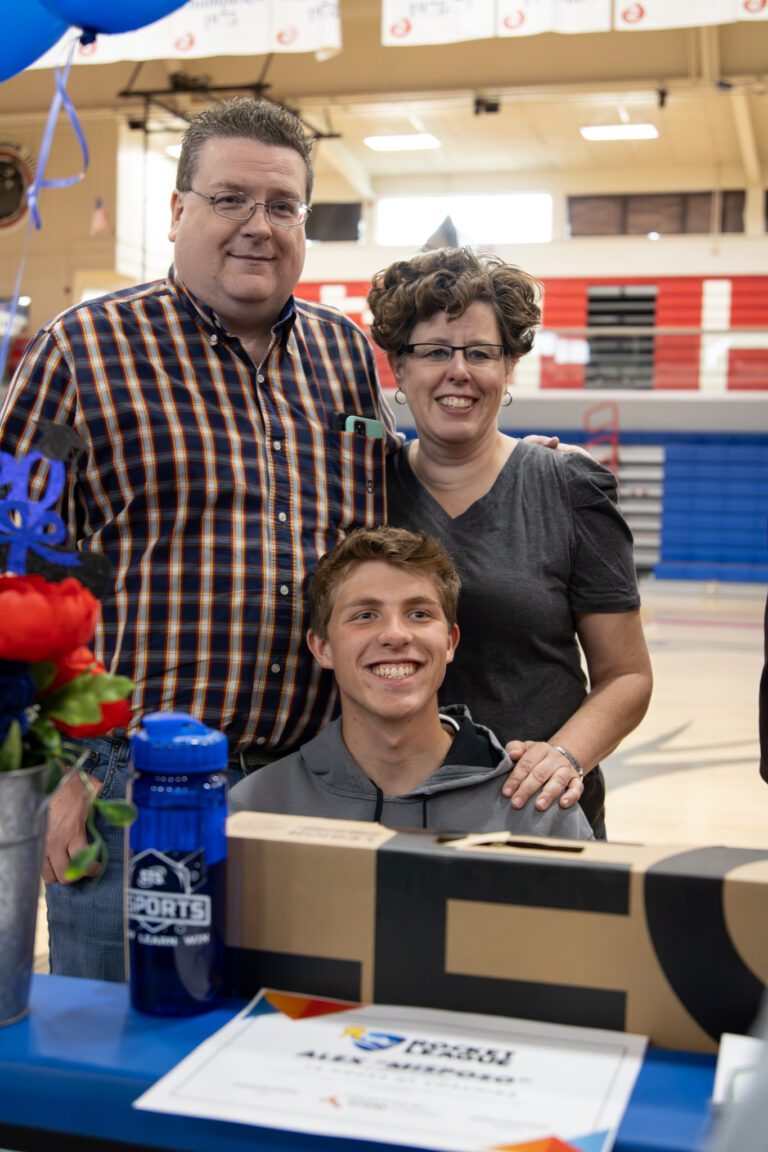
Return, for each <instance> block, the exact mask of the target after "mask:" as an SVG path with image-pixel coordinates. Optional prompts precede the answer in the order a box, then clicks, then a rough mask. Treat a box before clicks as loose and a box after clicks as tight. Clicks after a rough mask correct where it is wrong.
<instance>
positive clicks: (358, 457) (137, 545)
mask: <svg viewBox="0 0 768 1152" xmlns="http://www.w3.org/2000/svg"><path fill="white" fill-rule="evenodd" d="M339 412H344V413H348V414H352V413H355V414H358V415H361V416H368V417H375V418H378V419H380V420H382V421H383V422H384V424H385V426H386V432H387V436H386V439H385V440H376V439H369V438H366V437H364V436H361V435H359V434H353V433H351V432H344V431H339V430H337V428H336V419H335V413H339ZM41 418H43V419H48V420H53V421H56V422H58V423H66V424H68V425H70V426H71V427H72V428H74V429H75V431H76V432H77V433H78V435H79V436H80V437H81V439H82V440H83V441H84V442H85V445H86V448H87V454H86V455H84V456H82V457H81V458H80V460H79V461H78V469H77V470H76V469H75V468H74V467H72V468H71V470H70V474H69V490H68V494H67V496H66V499H65V506H64V507H63V508H62V514H63V515H65V518H66V519H67V520H68V523H69V527H70V531H71V534H72V538H73V539H76V540H77V544H78V547H80V548H82V549H84V550H92V551H98V552H102V553H104V554H105V555H106V556H107V557H108V558H109V560H110V562H111V564H112V570H113V580H114V583H113V587H112V589H111V590H110V591H109V593H108V594H107V595H106V596H105V597H104V598H103V600H102V620H101V625H100V628H99V633H98V635H97V638H96V642H95V651H96V654H97V656H98V657H100V658H101V659H102V660H103V662H104V663H105V664H106V665H107V667H108V669H109V670H110V671H119V672H120V673H122V674H124V675H127V676H130V677H131V678H132V679H133V680H135V682H136V692H135V698H134V708H135V719H134V723H138V719H139V718H140V715H141V714H142V713H143V712H145V711H152V710H155V709H178V710H181V711H186V712H191V713H192V714H194V715H196V716H199V717H200V718H201V719H203V720H205V722H206V723H208V724H210V725H211V726H213V727H216V728H220V729H221V730H223V731H224V732H226V733H227V735H228V736H229V738H230V749H231V751H232V752H235V751H237V750H246V749H249V748H254V749H263V750H264V751H267V750H273V749H277V750H282V749H285V748H290V747H292V746H294V745H296V744H297V743H298V742H300V741H301V739H303V738H305V737H308V736H312V735H313V734H314V733H315V732H316V731H317V730H318V729H319V728H320V727H321V725H322V724H323V723H324V722H325V720H326V719H327V718H328V717H329V715H330V714H331V712H332V711H333V706H334V689H333V681H332V677H331V675H330V673H328V672H324V671H322V670H321V669H320V668H318V666H317V665H316V664H315V663H314V661H313V660H312V657H311V656H310V654H309V651H308V650H307V648H306V645H305V640H304V637H305V633H306V629H307V625H308V612H307V599H308V597H307V582H308V579H309V576H310V575H311V573H312V572H313V570H314V568H315V566H316V563H317V560H318V559H319V557H320V556H321V555H322V554H323V553H324V552H326V551H327V550H328V549H330V548H332V547H333V545H334V544H336V543H337V542H338V540H339V539H341V537H342V536H343V534H344V533H345V531H346V530H348V529H350V528H352V527H354V526H358V525H363V524H366V525H372V524H377V523H383V522H384V520H385V513H386V510H385V498H384V452H385V451H386V450H387V448H392V447H394V446H396V444H397V443H399V441H398V439H397V436H396V433H395V430H394V421H393V418H392V415H391V413H390V411H389V409H388V408H387V406H386V404H385V403H384V401H383V399H382V396H381V393H380V391H379V387H378V382H377V379H376V371H375V367H374V361H373V356H372V353H371V350H370V348H369V346H368V344H367V341H366V339H365V337H364V335H363V334H362V332H361V331H360V330H359V329H358V328H357V327H356V326H355V325H354V324H353V323H352V322H351V321H350V320H348V319H347V318H346V317H345V316H343V315H341V314H340V313H338V312H336V311H335V310H334V309H331V308H327V307H324V306H322V305H317V304H308V303H306V302H303V301H300V300H294V299H291V300H289V302H288V304H287V305H286V307H285V309H284V310H283V313H282V314H281V316H280V318H279V319H278V321H277V323H276V325H275V327H274V329H273V342H272V346H271V349H270V351H269V353H268V354H267V356H266V357H265V359H264V361H263V363H262V364H260V365H259V366H258V367H257V366H255V365H254V364H253V362H252V361H251V360H250V359H249V357H248V356H247V354H246V353H245V352H244V350H243V348H242V346H241V344H240V342H239V340H237V339H236V338H235V337H233V336H231V335H230V334H228V332H227V331H226V329H225V328H223V327H222V325H221V324H220V323H219V322H218V321H217V319H216V316H215V315H214V314H213V313H212V312H211V311H210V310H209V309H206V308H205V307H203V306H202V305H201V303H200V302H199V301H197V300H195V299H194V298H193V297H192V296H191V295H190V293H189V292H188V291H186V290H185V289H184V287H183V286H182V285H181V284H180V283H179V282H178V281H176V280H175V279H174V277H173V273H171V275H170V277H169V279H167V280H160V281H156V282H153V283H151V284H146V285H142V286H140V287H137V288H130V289H127V290H126V291H123V292H118V293H116V294H114V295H110V296H107V297H104V298H102V299H99V300H94V301H90V302H88V303H86V304H82V305H79V306H77V307H75V308H71V309H69V310H68V311H66V312H64V313H62V314H61V315H60V316H59V317H57V318H56V319H55V320H53V321H52V322H51V323H50V324H48V325H46V326H45V327H44V328H43V329H42V330H41V331H40V332H39V333H38V335H37V337H36V338H35V340H34V341H33V342H32V344H31V345H30V347H29V349H28V350H27V352H26V354H25V356H24V358H23V360H22V362H21V364H20V366H19V369H18V371H17V373H16V376H15V378H14V380H13V382H12V383H11V386H10V388H9V391H8V394H7V396H6V398H5V401H4V403H3V407H2V411H0V448H2V450H3V451H6V452H11V453H15V452H20V451H27V450H29V448H30V445H31V443H32V440H33V437H34V431H35V423H36V422H37V421H38V420H39V419H41ZM73 574H76V572H75V573H73Z"/></svg>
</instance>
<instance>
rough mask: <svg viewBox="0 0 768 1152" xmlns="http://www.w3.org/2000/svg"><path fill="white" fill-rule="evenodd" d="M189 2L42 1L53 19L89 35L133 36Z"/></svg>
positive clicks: (135, 0) (137, 0)
mask: <svg viewBox="0 0 768 1152" xmlns="http://www.w3.org/2000/svg"><path fill="white" fill-rule="evenodd" d="M186 2H187V0H131V2H130V4H125V3H124V4H114V3H109V2H108V0H107V2H105V0H43V3H44V4H45V7H46V8H48V9H49V11H51V12H52V13H53V15H54V16H57V17H59V18H60V19H61V20H66V22H67V24H74V26H75V27H76V28H85V29H87V30H88V31H89V32H133V31H135V29H136V28H143V27H144V25H145V24H154V22H155V20H159V19H160V18H161V17H162V16H167V15H168V13H169V12H173V11H175V9H176V8H181V7H183V5H184V4H186ZM25 3H26V0H23V4H25ZM23 4H18V3H17V7H23Z"/></svg>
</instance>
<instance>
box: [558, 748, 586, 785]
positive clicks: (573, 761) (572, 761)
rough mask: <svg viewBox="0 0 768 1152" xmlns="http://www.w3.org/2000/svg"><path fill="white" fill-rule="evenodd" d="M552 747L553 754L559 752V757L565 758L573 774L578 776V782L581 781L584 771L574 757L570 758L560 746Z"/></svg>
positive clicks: (566, 751)
mask: <svg viewBox="0 0 768 1152" xmlns="http://www.w3.org/2000/svg"><path fill="white" fill-rule="evenodd" d="M552 747H553V748H554V750H555V752H559V753H560V755H561V756H565V758H566V760H567V761H568V763H569V764H570V765H571V768H573V770H574V772H576V773H577V774H578V777H579V780H583V779H584V769H583V768H582V766H581V764H579V762H578V760H577V759H576V757H575V756H572V755H571V753H570V752H569V751H568V749H567V748H563V746H562V744H553V745H552Z"/></svg>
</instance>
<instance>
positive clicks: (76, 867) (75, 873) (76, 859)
mask: <svg viewBox="0 0 768 1152" xmlns="http://www.w3.org/2000/svg"><path fill="white" fill-rule="evenodd" d="M103 845H104V842H103V840H101V838H99V839H98V840H94V841H93V843H92V844H89V845H88V847H87V848H83V849H82V851H81V852H78V853H76V854H75V855H74V856H73V857H72V859H71V860H70V862H69V867H68V868H67V870H66V872H65V873H64V879H65V880H81V879H82V878H83V876H85V874H86V872H87V871H88V869H89V868H90V867H91V865H92V864H95V863H96V862H97V861H98V859H99V857H100V856H101V849H102V847H103Z"/></svg>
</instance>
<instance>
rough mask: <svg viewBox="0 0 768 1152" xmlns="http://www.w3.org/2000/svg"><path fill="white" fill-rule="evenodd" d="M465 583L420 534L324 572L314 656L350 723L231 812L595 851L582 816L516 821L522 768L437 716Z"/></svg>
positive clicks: (255, 780) (371, 538) (334, 562)
mask: <svg viewBox="0 0 768 1152" xmlns="http://www.w3.org/2000/svg"><path fill="white" fill-rule="evenodd" d="M458 595H459V578H458V575H457V573H456V570H455V568H454V566H453V563H452V561H451V559H450V557H449V556H448V553H447V552H446V551H445V550H444V549H443V547H442V545H441V544H439V543H438V542H437V541H436V540H433V539H431V538H430V537H429V536H426V535H425V534H424V533H419V534H414V533H412V532H407V531H405V530H404V529H400V528H373V529H365V528H364V529H360V530H358V531H356V532H352V533H351V534H350V535H349V536H348V537H347V538H346V539H345V540H344V541H342V543H341V544H339V545H337V546H336V547H335V548H334V549H333V550H332V551H331V552H328V553H327V554H326V555H325V556H324V557H323V558H322V560H321V561H320V564H319V565H318V568H317V572H316V573H315V576H314V577H313V581H312V589H311V605H312V608H311V618H310V630H309V632H308V633H307V643H308V644H309V647H310V649H311V651H312V654H313V656H314V657H315V660H316V661H317V662H318V664H319V665H320V666H321V667H322V668H330V669H332V670H333V672H334V674H335V677H336V682H337V684H338V688H339V698H340V701H341V717H340V718H339V719H337V720H333V721H332V722H331V723H330V724H328V725H327V726H326V727H325V728H324V729H323V730H322V731H321V732H320V734H319V735H318V736H315V737H314V738H313V739H312V740H309V741H308V742H307V743H306V744H304V745H303V746H302V748H301V749H300V750H299V751H298V752H295V753H293V754H292V755H290V756H287V757H285V759H283V760H278V761H275V762H274V763H272V764H268V765H266V766H265V767H264V768H261V769H259V770H258V771H256V772H253V773H252V774H251V775H250V776H248V777H246V779H245V780H242V781H241V782H240V783H239V784H237V785H236V786H235V788H234V789H233V790H232V793H231V797H230V808H231V811H233V812H238V811H242V810H252V811H253V810H256V811H260V812H286V813H292V814H294V815H297V816H328V817H335V818H341V819H347V820H376V821H379V822H380V823H382V824H386V825H388V826H390V827H396V828H414V827H416V828H431V829H439V830H440V831H450V832H491V831H499V830H504V829H506V830H509V831H510V832H515V833H522V834H524V835H530V836H559V837H562V838H564V839H571V840H591V839H593V835H592V831H591V829H590V826H589V824H588V822H587V820H586V818H585V817H584V816H583V814H582V811H581V808H579V806H578V805H574V806H573V807H572V808H569V809H563V808H560V807H558V806H557V805H552V807H550V808H548V809H547V810H546V811H543V812H541V811H539V810H538V809H537V808H536V806H535V803H533V804H526V805H525V807H524V808H522V809H519V810H517V809H513V808H510V805H509V800H508V799H507V798H506V797H505V796H503V795H502V793H501V785H502V784H503V782H504V780H505V778H506V776H507V773H508V772H509V771H510V769H511V767H512V764H511V761H510V759H509V757H508V756H507V754H506V752H505V751H504V749H503V748H502V747H501V745H500V744H499V742H498V740H497V739H496V737H495V736H494V735H493V733H492V732H491V731H490V730H489V729H487V728H484V727H483V726H482V725H480V724H475V723H474V722H473V721H472V718H471V716H470V715H469V712H468V711H467V709H466V708H464V707H463V706H462V705H452V706H451V707H448V708H442V709H440V708H438V703H437V691H438V688H439V687H440V685H441V684H442V681H443V677H444V675H445V668H446V664H448V663H449V662H450V661H451V660H453V656H454V652H455V650H456V645H457V643H458V639H459V629H458V627H457V624H456V605H457V602H458Z"/></svg>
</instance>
